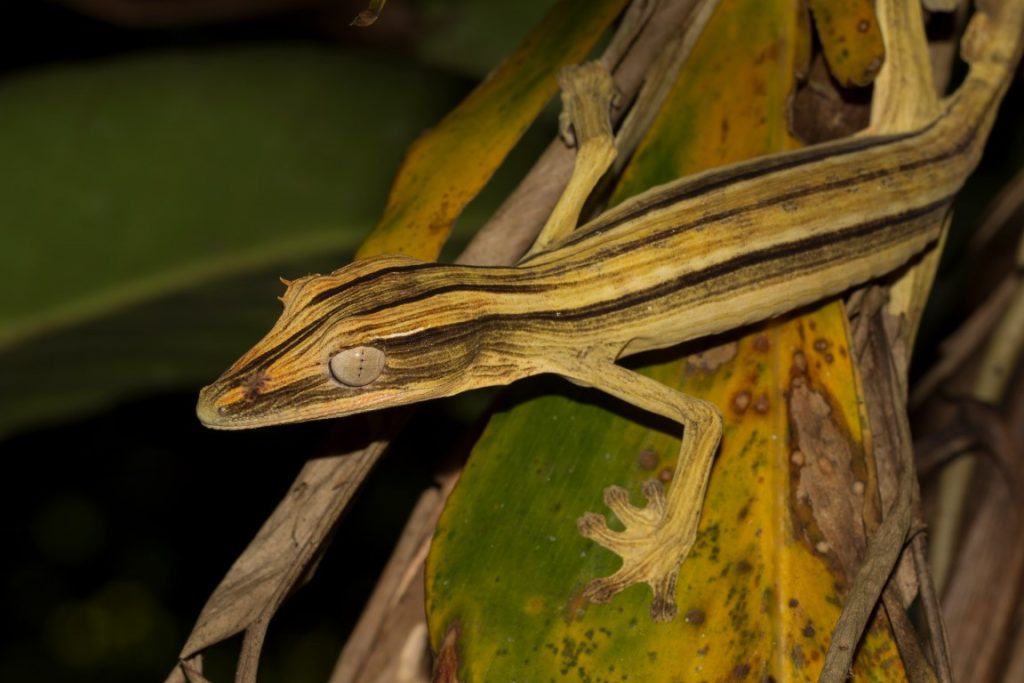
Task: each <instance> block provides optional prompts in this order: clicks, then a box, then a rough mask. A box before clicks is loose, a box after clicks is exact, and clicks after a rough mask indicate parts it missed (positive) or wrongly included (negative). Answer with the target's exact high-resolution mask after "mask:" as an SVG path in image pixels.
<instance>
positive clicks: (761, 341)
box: [754, 334, 772, 353]
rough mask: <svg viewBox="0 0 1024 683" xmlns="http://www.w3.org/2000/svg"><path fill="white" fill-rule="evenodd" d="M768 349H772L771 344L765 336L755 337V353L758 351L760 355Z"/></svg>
mask: <svg viewBox="0 0 1024 683" xmlns="http://www.w3.org/2000/svg"><path fill="white" fill-rule="evenodd" d="M770 348H772V343H771V342H770V341H768V336H767V335H764V334H759V335H757V336H756V337H754V350H755V351H760V352H761V353H764V352H766V351H768V350H769V349H770Z"/></svg>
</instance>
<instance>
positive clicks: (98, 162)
mask: <svg viewBox="0 0 1024 683" xmlns="http://www.w3.org/2000/svg"><path fill="white" fill-rule="evenodd" d="M464 89H465V88H464V84H463V83H462V82H461V81H460V80H458V79H454V78H452V77H449V76H445V75H443V74H439V73H436V72H427V71H424V70H422V69H419V68H413V67H410V66H407V65H403V64H399V63H397V62H390V61H387V60H383V61H382V60H381V59H380V58H379V57H377V56H373V55H368V54H358V53H346V52H343V51H340V50H337V49H332V48H327V47H322V46H314V45H308V44H300V43H295V44H282V45H270V46H243V47H231V48H218V49H202V50H175V51H162V52H152V53H142V54H136V55H129V56H126V57H119V58H114V59H108V60H97V61H94V62H87V63H79V64H76V65H55V66H50V67H46V68H42V69H38V70H33V71H26V72H21V73H17V74H13V75H10V76H8V77H6V78H5V79H3V80H0V99H2V101H3V102H4V106H3V107H2V108H0V158H3V159H4V169H5V171H4V173H3V177H2V182H0V220H2V221H3V225H4V229H3V230H2V231H0V268H2V270H3V272H4V275H5V280H6V282H5V286H6V292H5V296H3V297H2V298H0V396H2V398H0V432H5V431H10V430H11V429H14V428H16V427H17V426H18V425H23V424H25V423H26V422H27V421H33V420H42V419H46V418H47V417H48V416H56V415H67V414H71V413H72V412H74V411H77V410H83V409H86V408H87V407H90V406H96V405H97V404H99V403H102V402H104V401H111V400H114V399H115V398H116V397H118V396H125V395H128V394H132V393H139V392H144V391H151V390H153V389H154V388H165V387H168V386H182V385H183V384H190V383H193V382H199V381H201V380H203V379H208V378H209V377H212V376H215V375H216V373H217V372H219V370H220V369H222V366H223V365H224V364H226V363H227V362H228V361H229V360H230V358H231V357H232V356H233V355H237V352H238V350H239V349H240V348H243V347H244V346H245V345H246V344H248V343H251V341H252V340H253V339H255V338H257V337H258V336H259V334H260V333H261V332H262V330H263V329H265V327H266V326H268V325H269V323H270V322H271V321H272V320H273V317H274V316H275V315H276V314H277V312H278V310H277V304H276V302H275V301H274V300H273V294H274V293H277V292H278V291H279V289H280V285H279V284H278V283H277V282H276V278H275V277H274V276H275V275H276V274H280V275H287V276H290V277H295V276H298V275H302V274H304V273H305V272H307V271H308V268H309V267H310V266H311V265H313V262H314V261H315V265H317V266H320V267H323V268H327V269H330V268H334V267H337V266H338V265H340V264H341V263H344V262H345V261H346V260H347V259H348V258H349V256H350V254H351V252H352V251H353V250H354V248H355V246H356V245H357V243H358V241H359V240H360V238H361V237H362V235H363V234H364V233H365V232H366V231H367V230H368V229H369V227H370V226H371V225H372V223H373V221H374V219H375V218H376V216H377V215H378V213H379V211H380V208H381V206H383V204H384V199H385V190H384V188H386V187H387V183H388V181H389V179H390V178H391V176H392V174H393V172H394V168H395V167H396V165H397V163H398V161H399V160H400V158H401V154H402V150H403V149H404V148H405V146H406V145H407V144H408V143H409V141H410V140H411V139H412V138H413V137H415V135H416V134H418V133H419V132H420V131H421V130H422V129H424V128H425V127H427V126H429V125H430V124H431V123H432V122H434V121H436V120H437V119H438V118H440V116H441V114H442V113H443V112H444V111H445V110H447V109H448V108H450V107H451V106H452V104H453V103H454V102H455V101H456V100H457V98H458V97H459V95H461V93H462V92H463V91H464ZM368 121H372V122H373V124H372V128H367V122H368ZM274 264H282V265H274ZM257 269H258V270H260V272H261V274H262V276H263V278H262V279H260V280H256V279H251V280H248V279H245V278H236V279H234V280H232V281H230V282H227V281H220V282H217V281H216V280H217V278H220V277H223V276H227V275H232V274H234V275H239V274H242V273H246V272H252V271H253V270H257ZM257 283H258V286H257ZM202 285H207V287H206V288H205V289H202V290H196V289H195V288H196V287H199V286H202ZM229 290H230V291H229ZM144 303H145V304H147V305H146V306H143V305H141V304H144Z"/></svg>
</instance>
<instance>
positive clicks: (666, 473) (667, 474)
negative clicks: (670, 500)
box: [658, 467, 676, 484]
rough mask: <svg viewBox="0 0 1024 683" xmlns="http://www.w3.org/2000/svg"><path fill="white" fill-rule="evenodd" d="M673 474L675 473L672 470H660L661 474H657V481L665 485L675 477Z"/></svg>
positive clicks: (666, 468)
mask: <svg viewBox="0 0 1024 683" xmlns="http://www.w3.org/2000/svg"><path fill="white" fill-rule="evenodd" d="M675 473H676V471H675V470H674V469H673V468H671V467H665V468H664V469H662V470H661V472H659V473H658V479H659V480H661V481H662V482H663V483H665V484H667V483H669V482H670V481H672V477H673V476H674V475H675Z"/></svg>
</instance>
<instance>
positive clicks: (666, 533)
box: [576, 480, 700, 622]
mask: <svg viewBox="0 0 1024 683" xmlns="http://www.w3.org/2000/svg"><path fill="white" fill-rule="evenodd" d="M642 491H643V494H644V497H645V498H646V499H647V505H646V506H645V507H642V508H638V507H636V506H634V505H632V504H631V503H630V502H629V492H628V491H626V490H625V489H624V488H622V487H621V486H609V487H608V488H606V489H605V490H604V503H605V505H607V506H608V507H609V509H611V511H612V512H613V513H615V516H616V517H618V518H619V521H621V522H622V524H623V525H624V526H625V529H624V530H623V531H613V530H611V529H609V528H608V525H607V524H606V523H605V519H604V517H603V516H601V515H598V514H594V513H592V512H588V513H586V514H585V515H583V516H582V517H580V518H579V520H578V521H577V523H576V526H577V528H578V529H579V532H580V533H581V534H582V535H583V536H585V537H586V538H589V539H590V540H592V541H594V542H595V543H598V544H600V545H602V546H604V547H605V548H607V549H608V550H611V551H612V552H614V553H615V554H616V555H618V556H620V557H621V558H622V567H621V568H620V569H619V570H618V571H617V572H615V573H614V574H612V575H611V576H607V577H604V578H600V579H595V580H593V581H591V582H590V583H589V584H587V587H586V588H584V590H583V596H584V597H585V598H587V599H588V600H590V601H591V602H597V603H603V602H608V601H609V600H611V599H612V597H614V596H615V595H616V594H617V593H619V592H621V591H623V590H624V589H626V588H628V587H630V586H632V585H634V584H637V583H646V584H647V585H648V586H650V587H651V590H652V591H654V598H653V599H652V601H651V617H652V618H653V619H654V621H657V622H665V621H671V620H672V619H673V617H675V615H676V604H675V589H676V577H677V576H678V574H679V565H680V564H681V563H682V561H683V559H684V558H685V557H686V554H687V553H688V552H689V551H690V547H691V546H692V545H693V541H694V536H695V534H696V527H697V523H696V520H697V517H699V514H700V502H699V501H697V502H696V504H695V505H694V506H693V508H694V509H693V510H681V511H677V512H679V513H682V514H670V512H671V511H670V510H669V507H668V501H667V500H666V498H665V491H664V488H663V487H662V485H661V482H658V481H654V480H651V481H646V482H644V484H643V488H642Z"/></svg>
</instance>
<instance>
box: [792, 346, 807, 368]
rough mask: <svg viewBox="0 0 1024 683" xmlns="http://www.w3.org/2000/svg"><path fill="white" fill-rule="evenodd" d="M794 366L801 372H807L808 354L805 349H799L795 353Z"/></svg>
mask: <svg viewBox="0 0 1024 683" xmlns="http://www.w3.org/2000/svg"><path fill="white" fill-rule="evenodd" d="M793 368H794V369H795V370H796V371H797V372H800V373H804V372H807V356H805V355H804V352H803V351H797V352H796V353H794V354H793Z"/></svg>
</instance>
